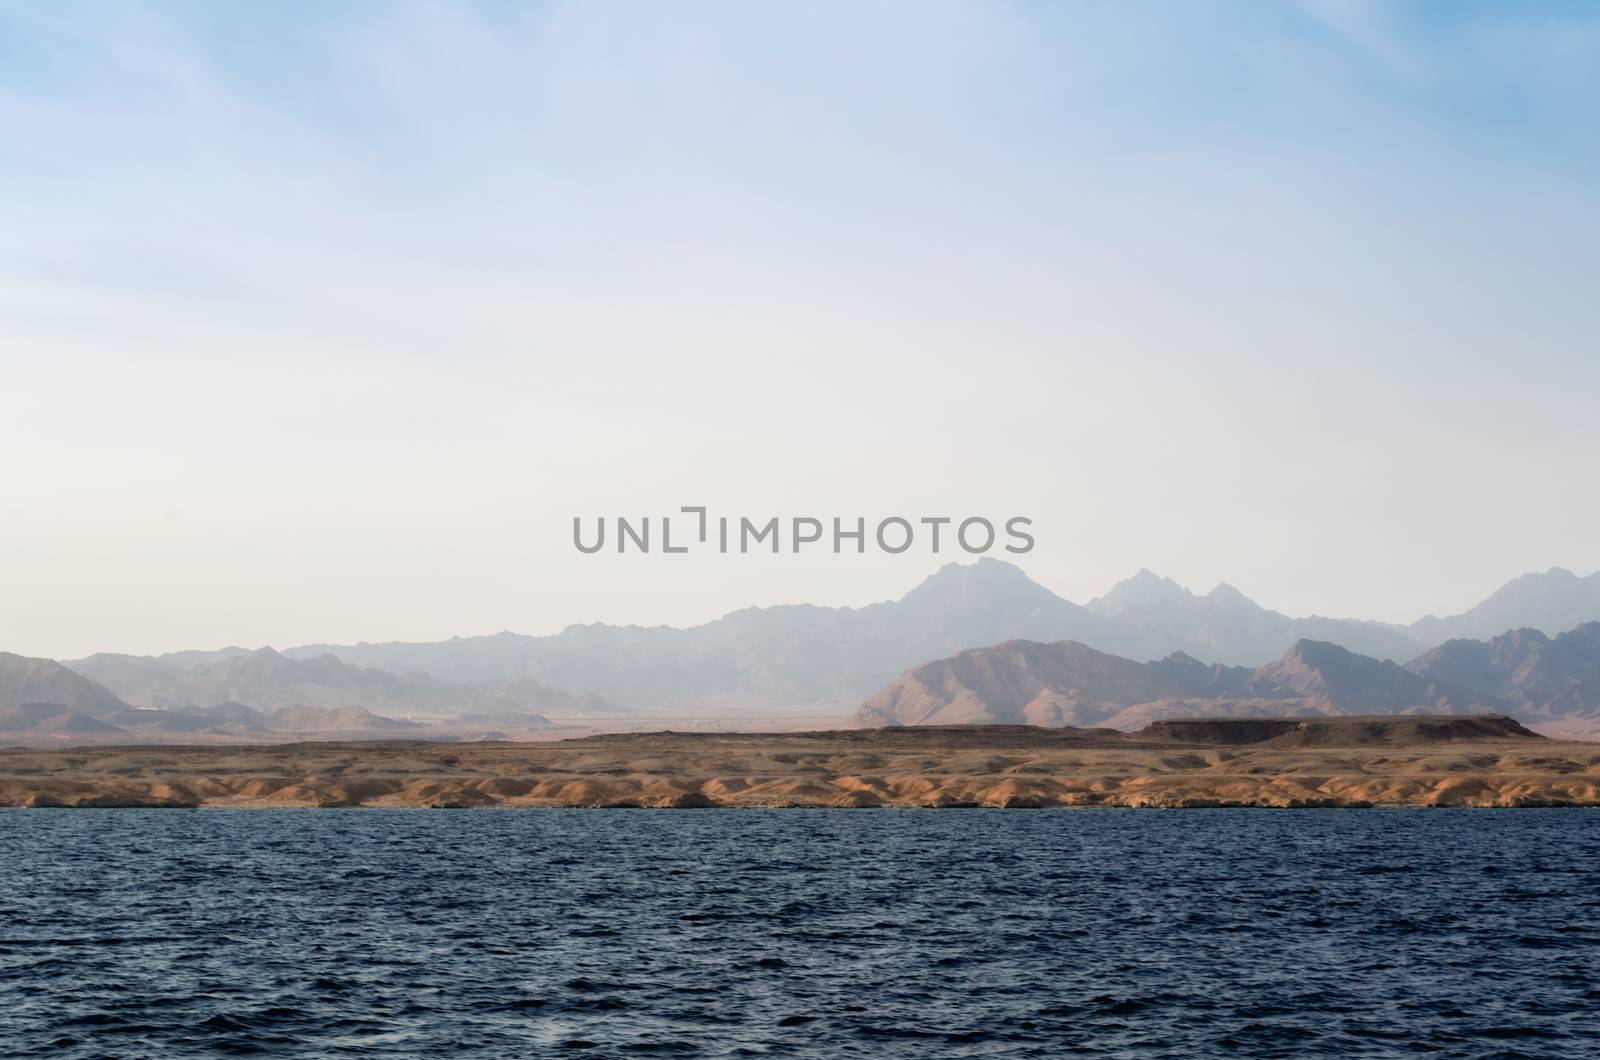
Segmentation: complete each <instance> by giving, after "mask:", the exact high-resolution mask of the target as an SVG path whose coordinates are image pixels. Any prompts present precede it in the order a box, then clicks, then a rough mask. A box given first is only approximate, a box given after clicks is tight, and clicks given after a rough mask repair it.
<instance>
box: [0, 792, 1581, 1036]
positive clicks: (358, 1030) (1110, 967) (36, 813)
mask: <svg viewBox="0 0 1600 1060" xmlns="http://www.w3.org/2000/svg"><path fill="white" fill-rule="evenodd" d="M559 1055H584V1056H598V1057H635V1056H660V1057H676V1056H684V1057H725V1056H740V1057H743V1056H804V1057H873V1058H884V1057H917V1058H927V1057H1051V1058H1055V1057H1067V1056H1085V1057H1141V1058H1142V1057H1172V1058H1175V1060H1176V1058H1181V1060H1194V1058H1203V1057H1339V1058H1347V1057H1410V1056H1419V1057H1420V1056H1425V1057H1503V1058H1516V1057H1551V1058H1561V1060H1573V1058H1582V1057H1597V1056H1600V811H1596V810H1558V809H1552V810H1448V809H1427V810H1181V811H1152V810H1110V809H1105V810H1101V809H1089V810H1057V811H1049V810H1047V811H1027V810H796V809H788V810H771V811H765V810H369V809H358V810H281V811H280V810H129V809H108V810H16V811H0V1056H4V1057H6V1058H13V1057H35V1056H39V1057H43V1056H49V1057H115V1058H119V1060H121V1058H141V1057H150V1058H161V1060H166V1058H171V1057H213V1056H283V1057H323V1056H327V1057H340V1056H352V1057H354V1056H360V1057H430V1058H431V1057H541V1056H559Z"/></svg>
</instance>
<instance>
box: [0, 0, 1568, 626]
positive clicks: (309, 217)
mask: <svg viewBox="0 0 1600 1060" xmlns="http://www.w3.org/2000/svg"><path fill="white" fill-rule="evenodd" d="M0 58H3V59H4V62H3V63H0V71H3V72H0V139H3V141H4V142H5V143H6V145H7V146H6V148H5V153H4V162H3V164H0V226H3V227H4V228H5V230H6V232H7V246H6V252H5V254H4V255H0V367H3V368H4V369H5V371H6V376H5V378H6V382H7V387H8V393H9V394H10V395H11V396H12V401H11V402H9V403H8V407H7V415H6V416H5V417H3V418H0V445H3V446H4V447H5V449H6V451H7V452H8V453H9V454H11V457H12V458H11V460H10V461H8V466H7V476H6V479H7V483H6V486H7V488H6V489H5V490H0V556H3V557H4V561H3V562H0V598H4V599H7V600H9V601H18V602H20V603H19V604H17V605H14V606H13V607H10V608H4V609H0V646H4V647H6V648H8V649H10V650H19V651H24V652H27V653H29V654H38V655H47V656H49V657H61V656H63V655H65V656H69V657H70V656H77V655H82V654H86V653H88V652H92V651H95V650H104V649H106V648H108V647H113V646H114V647H116V648H117V649H118V650H126V651H131V652H134V653H139V654H145V653H151V652H155V651H158V650H160V651H165V650H181V649H182V648H183V646H187V645H194V644H201V643H216V642H219V641H223V642H232V643H256V644H261V643H290V642H326V643H347V642H349V641H352V640H356V639H367V640H373V639H376V640H409V641H427V640H432V639H440V638H442V637H447V636H450V635H454V634H457V633H459V632H460V631H462V630H472V629H484V628H492V629H518V630H527V631H533V632H537V631H543V630H555V629H560V628H564V627H565V626H566V625H570V624H583V623H591V622H596V621H605V620H612V621H614V620H615V619H617V618H619V617H620V618H626V619H628V620H629V621H631V622H634V623H637V624H644V625H657V624H665V625H674V626H685V625H692V624H698V623H702V622H704V621H708V620H710V619H712V618H714V617H715V616H717V615H720V614H725V613H727V612H729V611H732V610H735V609H737V608H739V607H741V606H749V605H752V604H756V603H763V602H764V603H766V604H768V605H770V604H775V603H791V602H803V601H815V602H818V603H826V604H828V605H832V606H860V605H863V604H865V603H868V602H871V601H876V600H883V599H887V598H891V597H892V596H894V595H896V594H898V593H900V592H903V591H904V587H905V586H906V585H907V584H909V583H911V582H912V581H913V580H914V579H915V578H916V577H917V576H918V575H919V574H920V572H921V569H922V568H921V564H925V563H927V562H928V561H929V560H930V558H932V557H930V555H929V554H928V552H927V551H926V550H925V549H923V548H921V547H920V546H919V547H918V548H916V549H913V550H912V551H910V552H907V553H905V554H903V555H898V556H896V555H885V554H881V553H877V554H869V555H865V556H857V555H854V554H846V555H842V556H835V555H798V556H797V555H791V554H785V555H781V556H770V555H768V556H755V555H750V556H717V555H707V554H698V555H688V556H657V555H651V556H631V555H630V556H619V555H616V554H614V553H610V554H601V555H593V556H586V555H581V554H578V553H577V552H576V550H574V549H573V548H572V546H571V543H570V525H571V520H572V519H574V518H575V517H580V516H581V517H583V518H585V519H592V518H596V517H600V516H605V517H607V518H615V517H617V516H618V515H619V514H622V515H627V516H628V517H630V518H636V517H639V516H641V515H646V514H659V513H662V512H671V511H676V510H678V508H679V506H680V505H684V504H698V505H710V506H712V507H713V508H715V509H719V510H722V511H729V512H745V513H757V514H762V513H785V514H789V515H796V514H797V515H801V516H817V517H824V518H825V517H828V516H840V515H842V516H848V517H851V518H854V517H855V516H858V515H860V516H865V517H868V518H882V517H883V516H885V515H890V514H891V513H896V512H904V513H932V514H939V515H950V516H954V517H956V518H958V519H959V518H962V517H964V516H968V515H981V516H988V517H991V518H995V519H999V520H1003V519H1005V518H1006V517H1008V516H1011V515H1022V516H1026V517H1029V518H1031V519H1032V520H1033V522H1032V532H1033V535H1034V537H1035V538H1036V540H1037V544H1036V547H1034V548H1033V550H1032V551H1031V552H1030V553H1029V555H1028V556H1027V557H1026V567H1025V569H1026V570H1027V571H1028V573H1029V574H1030V576H1031V577H1033V578H1034V579H1035V580H1036V581H1038V582H1040V583H1041V584H1044V585H1047V586H1049V587H1050V588H1051V589H1052V591H1054V592H1057V593H1058V594H1060V595H1061V596H1063V597H1065V598H1067V599H1070V600H1075V601H1083V600H1087V599H1088V598H1090V597H1091V596H1093V595H1095V594H1097V593H1101V592H1104V591H1105V589H1106V587H1107V586H1109V585H1110V584H1112V583H1114V582H1115V581H1116V580H1118V579H1119V578H1121V577H1123V576H1124V575H1125V573H1126V572H1128V571H1132V570H1136V569H1138V568H1140V567H1149V568H1151V569H1155V570H1160V571H1162V572H1164V573H1165V574H1166V575H1167V576H1170V577H1172V578H1174V579H1176V580H1177V581H1179V582H1180V583H1182V584H1185V585H1191V586H1200V585H1211V584H1215V583H1217V582H1220V581H1227V582H1229V583H1231V584H1233V585H1236V586H1238V587H1240V590H1241V591H1242V592H1244V593H1245V594H1246V595H1248V596H1250V597H1251V598H1252V599H1255V600H1258V601H1260V602H1262V603H1263V606H1268V607H1270V608H1272V609H1274V610H1277V611H1280V612H1283V613H1285V614H1291V615H1307V614H1321V615H1346V616H1357V617H1362V618H1367V619H1371V620H1375V621H1384V622H1389V623H1393V624H1406V623H1409V622H1410V621H1412V620H1413V619H1415V618H1416V617H1418V616H1421V615H1423V614H1426V613H1430V612H1432V613H1437V614H1450V613H1457V612H1459V611H1462V610H1465V609H1466V608H1468V607H1470V606H1472V605H1473V604H1475V603H1476V602H1477V601H1478V600H1481V599H1482V598H1483V597H1484V596H1486V595H1487V594H1488V593H1490V592H1492V591H1493V590H1494V589H1496V588H1498V587H1499V586H1500V585H1502V584H1504V583H1505V582H1507V581H1509V580H1510V579H1511V578H1513V577H1515V576H1517V575H1519V574H1522V573H1525V572H1527V571H1532V570H1543V569H1545V568H1547V567H1549V566H1551V565H1553V564H1559V565H1563V566H1567V567H1570V568H1572V569H1575V570H1595V569H1597V568H1600V539H1597V538H1596V536H1595V535H1594V534H1593V533H1592V532H1590V529H1589V528H1591V527H1593V526H1594V525H1596V524H1597V523H1600V494H1596V492H1595V491H1594V490H1592V489H1587V488H1584V487H1583V486H1582V483H1584V482H1588V481H1592V480H1593V479H1594V478H1595V468H1594V456H1593V454H1595V453H1596V452H1600V422H1597V421H1596V419H1595V417H1593V416H1592V415H1591V410H1590V405H1591V404H1592V401H1591V395H1593V394H1594V393H1596V392H1600V361H1597V360H1596V359H1594V358H1592V357H1590V356H1588V353H1587V350H1588V349H1589V347H1590V346H1591V345H1592V336H1593V335H1594V334H1595V332H1596V330H1597V325H1600V303H1596V302H1595V300H1594V299H1592V298H1591V297H1589V295H1588V292H1587V290H1586V288H1585V285H1584V284H1583V283H1581V282H1579V281H1580V278H1581V277H1582V276H1585V275H1587V272H1588V270H1589V269H1590V264H1589V262H1590V258H1591V257H1592V251H1593V247H1594V246H1595V245H1596V244H1600V164H1597V163H1600V149H1597V143H1600V141H1597V139H1596V137H1595V135H1594V132H1595V125H1594V117H1593V113H1592V108H1590V107H1588V106H1587V103H1586V101H1587V100H1588V99H1591V98H1594V96H1595V95H1596V93H1597V92H1600V11H1596V10H1593V9H1586V8H1582V7H1574V6H1573V5H1570V4H1561V3H1535V4H1526V5H1516V6H1515V7H1507V6H1503V5H1493V4H1477V3H1469V4H1454V5H1405V6H1385V5H1370V4H1363V3H1335V2H1307V3H1303V4H1293V5H1275V6H1269V7H1262V6H1259V5H1237V4H1221V3H1219V4H1199V5H1192V6H1191V5H1163V6H1159V7H1148V8H1147V7H1143V6H1133V5H1110V6H1100V7H1075V8H1061V9H1056V8H1050V7H1037V6H1030V5H1021V4H1008V3H999V4H976V3H959V2H950V3H932V4H916V5H911V4H902V3H895V2H887V3H884V4H880V5H870V6H868V7H865V8H863V7H859V6H853V5H852V6H848V7H846V6H842V5H829V4H823V5H771V6H768V5H763V6H761V7H757V8H731V9H730V8H727V7H724V6H720V5H712V4H690V5H688V6H687V7H684V8H680V9H674V10H671V11H669V10H666V9H655V8H651V7H648V6H645V7H633V6H626V7H620V8H613V7H607V6H603V5H583V4H563V3H554V4H540V5H527V6H521V5H513V6H507V5H498V4H488V3H483V4H474V3H461V4H455V5H447V6H415V7H412V6H398V5H396V6H390V5H379V6H367V5H353V4H352V5H337V4H306V3H287V4H280V5H271V6H260V7H255V8H251V9H250V10H249V12H248V13H247V14H246V13H238V12H223V11H221V10H218V9H213V8H212V7H211V6H210V5H205V4H200V3H187V2H173V3H168V4H161V5H151V6H138V7H134V6H130V5H123V4H115V3H94V2H87V3H84V4H82V5H70V6H66V7H63V6H59V5H57V6H51V7H46V6H41V5H36V4H27V3H16V2H10V3H7V2H0ZM1497 491H1501V492H1500V493H1497ZM1502 494H1509V495H1511V496H1514V497H1515V498H1516V501H1515V502H1514V503H1509V502H1502V501H1500V500H1498V499H1497V497H1498V496H1500V495H1502ZM1530 513H1534V514H1530ZM174 646H176V648H175V647H174Z"/></svg>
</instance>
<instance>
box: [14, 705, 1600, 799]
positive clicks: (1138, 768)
mask: <svg viewBox="0 0 1600 1060" xmlns="http://www.w3.org/2000/svg"><path fill="white" fill-rule="evenodd" d="M0 805H4V806H34V807H46V806H237V807H272V806H280V807H281V806H374V807H381V806H419V807H476V806H508V807H513V806H585V807H602V806H641V807H703V806H739V807H790V806H823V807H870V806H906V807H949V806H997V807H1053V806H1150V807H1193V806H1368V805H1378V806H1546V805H1600V744H1595V743H1580V742H1562V741H1556V740H1549V739H1545V738H1543V737H1539V736H1536V735H1534V734H1532V733H1529V732H1528V731H1527V730H1526V729H1523V728H1522V727H1521V726H1520V725H1517V723H1516V722H1513V721H1510V720H1509V719H1506V718H1499V717H1487V718H1462V717H1448V718H1443V717H1441V718H1426V717H1406V718H1379V717H1373V718H1337V719H1254V720H1250V719H1226V720H1213V721H1199V722H1197V721H1187V722H1182V723H1171V722H1168V723H1157V724H1156V725H1152V726H1151V727H1150V728H1149V729H1146V730H1144V731H1143V732H1140V733H1134V734H1124V733H1119V732H1114V731H1110V730H1105V729H1034V728H1027V727H1023V726H975V727H970V728H932V727H929V728H923V727H917V728H903V729H879V730H856V731H844V732H815V733H787V734H785V733H759V734H721V733H718V734H710V733H697V734H683V733H631V734H625V735H611V736H595V737H588V738H584V739H579V740H563V741H558V742H551V743H481V744H453V745H440V744H430V743H421V742H371V743H342V744H329V743H302V744H285V745H278V746H271V747H95V748H80V749H77V750H72V751H55V750H52V751H40V750H30V749H23V748H12V749H5V750H0Z"/></svg>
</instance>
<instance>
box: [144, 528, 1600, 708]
mask: <svg viewBox="0 0 1600 1060" xmlns="http://www.w3.org/2000/svg"><path fill="white" fill-rule="evenodd" d="M1597 617H1600V616H1597ZM1007 640H1032V641H1039V642H1042V643H1050V642H1055V641H1062V640H1072V641H1077V642H1079V643H1081V644H1085V645H1088V646H1090V647H1092V648H1094V649H1095V650H1097V651H1101V652H1106V653H1108V654H1113V655H1117V656H1120V657H1123V658H1127V659H1135V660H1153V659H1161V658H1165V657H1166V656H1168V655H1170V654H1172V653H1173V652H1180V651H1181V652H1184V653H1185V654H1187V655H1189V656H1192V657H1194V658H1197V659H1201V660H1204V661H1205V662H1207V663H1224V664H1228V665H1242V666H1252V667H1254V666H1260V665H1262V664H1264V663H1267V662H1270V661H1272V660H1274V659H1277V658H1278V657H1280V656H1281V655H1282V654H1283V653H1284V652H1285V651H1287V650H1288V648H1289V647H1290V646H1291V645H1293V644H1295V643H1296V642H1297V641H1300V640H1320V641H1328V642H1331V643H1335V644H1339V645H1341V646H1343V647H1346V648H1349V649H1350V650H1351V651H1354V652H1356V653H1358V654H1370V655H1372V656H1374V657H1377V658H1388V659H1394V660H1396V661H1403V660H1405V659H1410V658H1412V657H1414V656H1416V655H1417V654H1418V653H1420V652H1421V651H1422V650H1423V649H1424V648H1425V647H1426V646H1427V645H1425V644H1423V643H1420V642H1418V641H1416V640H1415V639H1413V638H1412V636H1411V635H1410V634H1409V633H1408V632H1407V631H1406V630H1405V629H1403V628H1400V627H1396V626H1388V625H1384V624H1382V623H1378V622H1366V621H1359V620H1355V619H1332V618H1322V617H1318V616H1312V617H1309V618H1291V617H1289V616H1287V615H1283V614H1280V613H1278V612H1276V611H1271V610H1268V609H1266V608H1264V607H1261V606H1260V605H1259V604H1256V603H1254V602H1253V601H1251V600H1250V599H1249V598H1247V597H1246V596H1244V594H1242V593H1240V592H1239V591H1238V590H1237V589H1234V588H1232V587H1231V586H1228V585H1219V586H1218V587H1217V588H1215V589H1213V590H1212V591H1211V592H1209V593H1207V594H1205V595H1204V596H1199V595H1196V594H1194V593H1191V592H1190V591H1189V590H1187V589H1185V588H1184V587H1182V586H1180V585H1178V584H1177V583H1176V582H1174V581H1172V580H1170V579H1167V578H1162V577H1160V576H1158V575H1155V574H1152V573H1151V572H1149V571H1141V572H1140V573H1139V574H1137V575H1135V576H1134V577H1133V578H1131V579H1128V580H1127V581H1124V582H1122V583H1120V584H1118V585H1117V586H1115V587H1114V588H1113V589H1112V590H1111V591H1110V592H1108V593H1106V594H1105V595H1104V596H1101V597H1099V598H1097V599H1095V600H1093V601H1091V602H1090V603H1089V604H1088V605H1087V606H1079V605H1077V604H1074V603H1072V602H1071V601H1069V600H1064V599H1062V598H1061V597H1059V596H1057V595H1056V594H1055V593H1052V592H1050V591H1049V590H1048V589H1045V588H1044V587H1043V586H1041V585H1038V584H1037V583H1035V582H1033V581H1032V580H1030V579H1029V578H1028V577H1027V575H1025V574H1024V573H1023V572H1022V571H1021V570H1020V569H1018V568H1017V567H1014V566H1012V565H1010V564H1007V563H1003V562H1000V561H998V560H993V559H988V558H984V559H980V560H978V561H977V562H975V563H972V564H958V563H951V564H947V565H946V566H944V567H943V568H941V569H940V570H939V571H937V572H936V573H934V574H933V575H932V576H930V577H929V578H927V579H926V580H925V581H924V582H922V583H921V584H920V585H918V586H917V587H916V588H914V589H912V590H911V591H910V592H909V593H907V594H906V595H905V596H903V597H901V598H900V599H898V600H892V601H886V602H883V603H878V604H871V605H869V606H866V607H859V608H850V607H814V606H810V605H780V606H775V607H751V608H745V609H743V610H740V611H735V612H732V613H731V614H728V615H726V616H724V617H722V618H719V619H717V620H715V621H712V622H708V623H705V624H703V625H699V626H693V627H690V628H687V629H677V628H673V627H669V626H653V627H643V626H609V625H582V626H570V627H568V628H567V629H565V630H563V631H562V632H561V633H559V634H556V635H554V636H547V637H532V636H524V635H521V634H516V633H497V634H494V635H492V636H483V637H458V638H453V639H451V640H447V641H436V642H431V643H403V642H389V643H380V644H371V643H361V644H355V645H331V644H312V645H306V646H304V647H300V648H292V649H290V650H288V651H287V652H285V654H286V655H288V656H289V657H291V658H297V659H302V658H312V657H315V656H317V655H323V654H330V655H334V656H336V657H338V658H339V659H341V660H343V661H344V662H345V663H347V664H350V665H352V666H357V667H370V668H377V669H382V670H385V671H388V672H390V673H412V672H420V673H426V674H429V675H431V676H433V677H435V678H438V679H441V680H445V681H451V682H458V683H459V682H471V683H483V682H495V681H507V680H515V679H519V678H534V679H537V680H538V681H541V682H544V683H547V684H550V685H554V686H557V687H560V688H568V689H581V690H584V691H588V692H591V693H598V694H599V695H602V696H604V697H606V698H607V699H610V700H613V701H615V702H620V703H627V704H636V705H667V706H691V707H743V708H749V709H751V710H756V711H766V712H771V711H774V710H776V709H778V708H783V707H794V706H801V705H805V706H823V707H827V706H844V705H847V704H850V703H858V702H860V701H861V699H862V698H864V697H866V696H868V695H871V694H872V692H873V691H875V690H877V689H879V688H882V687H883V686H884V685H885V684H887V683H888V682H889V681H892V680H893V679H894V677H895V675H896V674H899V673H900V672H902V671H903V670H905V669H906V668H907V667H911V666H915V665H917V664H919V663H922V662H927V661H929V660H932V659H938V658H941V657H944V656H948V655H952V654H954V653H956V652H959V651H962V650H964V649H967V648H974V647H982V646H986V645H991V644H997V643H1001V642H1003V641H1007ZM113 687H116V686H115V685H113Z"/></svg>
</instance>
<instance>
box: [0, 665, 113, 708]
mask: <svg viewBox="0 0 1600 1060" xmlns="http://www.w3.org/2000/svg"><path fill="white" fill-rule="evenodd" d="M34 703H49V704H54V705H56V706H60V707H64V708H66V709H68V710H72V711H77V712H79V713H82V714H86V715H90V716H94V715H97V714H114V713H116V712H117V711H119V710H126V709H128V704H126V703H124V702H123V701H122V700H120V699H118V698H117V697H116V695H115V694H114V693H112V692H111V690H110V689H108V688H106V687H105V686H103V685H100V684H98V683H96V682H95V681H92V680H90V679H88V678H86V677H84V676H83V675H81V674H78V673H74V672H73V671H72V670H69V669H67V668H66V667H65V666H62V665H61V664H60V663H58V662H55V661H53V660H51V659H31V658H28V657H27V656H23V655H13V654H11V653H10V652H0V710H5V709H6V708H9V707H25V706H28V705H29V704H34Z"/></svg>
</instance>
